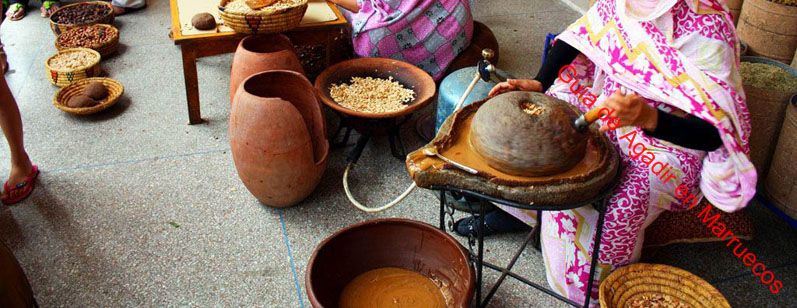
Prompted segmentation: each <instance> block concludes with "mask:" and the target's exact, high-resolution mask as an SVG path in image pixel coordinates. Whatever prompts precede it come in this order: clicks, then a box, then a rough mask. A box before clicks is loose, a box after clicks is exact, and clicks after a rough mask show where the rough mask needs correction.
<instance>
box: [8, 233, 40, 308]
mask: <svg viewBox="0 0 797 308" xmlns="http://www.w3.org/2000/svg"><path fill="white" fill-rule="evenodd" d="M0 307H20V308H22V307H38V306H37V305H36V300H35V299H34V298H33V290H31V288H30V284H29V283H28V278H27V277H26V276H25V272H23V271H22V268H21V267H20V266H19V263H18V262H17V259H16V258H15V257H14V254H13V253H11V250H9V249H8V247H6V246H5V244H3V243H2V241H0Z"/></svg>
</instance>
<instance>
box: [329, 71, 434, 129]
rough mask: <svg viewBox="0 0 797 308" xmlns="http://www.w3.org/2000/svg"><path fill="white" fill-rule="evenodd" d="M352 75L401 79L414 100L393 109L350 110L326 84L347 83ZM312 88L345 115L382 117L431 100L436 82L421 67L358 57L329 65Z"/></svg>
mask: <svg viewBox="0 0 797 308" xmlns="http://www.w3.org/2000/svg"><path fill="white" fill-rule="evenodd" d="M352 77H374V78H385V79H386V78H388V77H393V79H394V80H396V81H398V82H399V83H401V84H402V85H403V86H404V87H406V88H408V89H412V90H413V91H415V100H413V101H412V102H410V103H409V104H408V105H409V106H407V108H404V109H402V110H399V111H396V112H384V113H368V112H359V111H355V110H351V109H349V108H346V107H343V106H341V105H338V103H336V102H335V100H333V99H332V97H331V96H330V95H329V87H330V86H331V85H333V84H341V83H349V81H351V78H352ZM315 89H316V92H317V93H318V96H319V97H320V98H321V101H322V102H324V104H326V105H327V106H329V108H332V109H334V110H335V111H337V112H340V113H342V114H344V115H348V116H352V117H357V118H370V119H385V118H395V117H400V116H403V115H407V114H410V113H412V112H414V111H415V110H418V109H420V108H423V106H425V105H426V104H428V103H429V102H431V99H432V97H433V96H434V94H435V91H436V89H437V88H436V86H435V83H434V79H432V76H429V74H428V73H426V72H425V71H423V70H422V69H420V68H418V67H416V66H414V65H412V64H409V63H407V62H402V61H399V60H394V59H386V58H359V59H353V60H348V61H343V62H340V63H338V64H335V65H333V66H330V67H328V68H327V69H325V70H324V71H323V72H321V74H320V75H318V77H316V79H315Z"/></svg>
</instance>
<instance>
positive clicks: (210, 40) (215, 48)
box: [169, 0, 346, 124]
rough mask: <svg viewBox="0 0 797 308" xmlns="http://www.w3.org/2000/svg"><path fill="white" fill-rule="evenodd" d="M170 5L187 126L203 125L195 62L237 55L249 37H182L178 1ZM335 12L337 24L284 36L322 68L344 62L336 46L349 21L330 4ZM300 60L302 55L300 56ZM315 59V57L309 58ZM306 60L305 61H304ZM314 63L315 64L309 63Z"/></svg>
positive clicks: (302, 27) (227, 34) (304, 26)
mask: <svg viewBox="0 0 797 308" xmlns="http://www.w3.org/2000/svg"><path fill="white" fill-rule="evenodd" d="M169 2H170V4H171V18H172V32H171V35H170V36H171V38H172V40H173V41H174V44H175V45H180V50H181V51H182V55H183V75H184V77H185V95H186V99H187V100H188V123H189V124H198V123H202V113H201V111H200V107H199V84H198V81H197V70H196V59H197V58H202V57H209V56H215V55H220V54H225V53H230V52H234V51H235V49H236V47H237V46H238V42H239V41H240V40H241V39H242V38H244V37H245V36H246V35H242V34H237V33H234V32H218V33H207V34H196V35H183V34H182V31H181V25H180V14H179V12H178V9H179V8H178V7H177V0H169ZM327 5H329V7H330V8H331V9H332V11H333V12H335V15H336V16H337V19H336V20H333V21H328V22H323V23H314V24H302V25H299V26H298V27H297V28H295V29H294V30H291V31H290V32H288V33H285V34H286V35H287V36H288V37H290V38H291V41H292V42H293V44H294V45H297V46H300V48H301V46H307V47H308V48H309V51H308V53H313V52H315V53H320V59H316V60H321V61H322V62H323V63H321V64H320V66H324V67H325V66H327V65H329V64H332V63H335V62H337V61H340V60H342V59H336V58H335V51H336V48H335V47H336V45H340V44H341V43H342V42H341V34H342V30H343V29H344V28H345V26H346V18H345V17H343V15H342V14H341V12H340V10H338V8H337V7H336V6H335V5H334V4H331V3H327ZM300 53H301V54H303V52H300ZM300 56H301V55H300ZM309 56H312V55H309ZM304 60H305V59H303V61H304ZM309 61H314V60H312V59H311V60H309ZM303 64H305V70H306V71H307V73H308V74H309V75H312V74H317V73H318V72H315V71H316V70H318V69H317V68H313V67H311V68H309V69H308V67H307V64H306V63H303Z"/></svg>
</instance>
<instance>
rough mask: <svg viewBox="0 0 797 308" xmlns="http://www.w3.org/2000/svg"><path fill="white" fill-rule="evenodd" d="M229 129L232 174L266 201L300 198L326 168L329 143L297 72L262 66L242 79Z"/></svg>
mask: <svg viewBox="0 0 797 308" xmlns="http://www.w3.org/2000/svg"><path fill="white" fill-rule="evenodd" d="M229 133H230V147H231V150H232V157H233V161H234V162H235V168H236V169H237V170H238V176H239V177H240V178H241V181H243V183H244V185H245V186H246V188H247V189H249V191H250V192H251V193H252V194H253V195H255V197H257V199H258V200H260V202H262V203H264V204H266V205H268V206H272V207H287V206H291V205H294V204H296V203H298V202H300V201H302V200H303V199H304V198H306V197H307V196H308V195H309V194H310V193H311V192H312V191H313V189H315V187H316V185H317V184H318V181H319V180H320V179H321V175H322V174H323V173H324V169H326V164H327V154H329V142H328V141H327V139H326V126H325V123H324V117H323V115H322V113H321V105H320V104H319V103H318V100H317V99H316V97H315V94H314V92H313V86H312V85H311V84H310V82H309V81H307V79H306V78H305V77H304V76H302V75H301V74H299V73H297V72H293V71H285V70H279V71H266V72H262V73H258V74H255V75H252V76H250V77H249V78H247V79H246V80H244V81H243V83H241V85H240V86H239V87H238V91H236V94H235V103H233V105H232V111H231V113H230V130H229Z"/></svg>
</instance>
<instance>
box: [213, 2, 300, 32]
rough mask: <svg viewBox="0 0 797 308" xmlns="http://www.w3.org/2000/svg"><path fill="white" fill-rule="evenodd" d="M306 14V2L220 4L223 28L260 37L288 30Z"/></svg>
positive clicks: (297, 23) (296, 24)
mask: <svg viewBox="0 0 797 308" xmlns="http://www.w3.org/2000/svg"><path fill="white" fill-rule="evenodd" d="M306 11H307V0H221V3H220V4H219V15H220V16H221V19H222V20H223V21H224V25H226V26H228V27H230V28H232V29H233V30H234V31H235V32H238V33H247V34H264V33H279V32H285V31H288V30H291V29H293V28H295V27H296V26H298V25H299V23H300V22H301V21H302V17H304V13H305V12H306Z"/></svg>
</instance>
